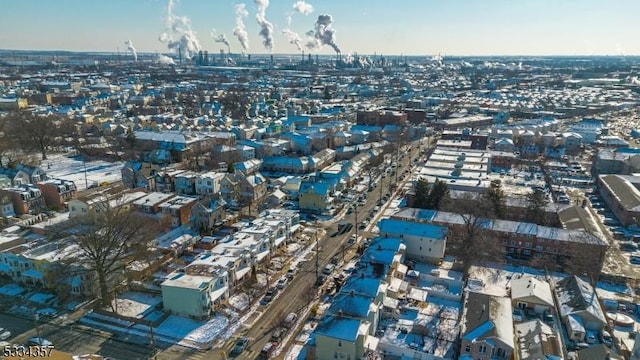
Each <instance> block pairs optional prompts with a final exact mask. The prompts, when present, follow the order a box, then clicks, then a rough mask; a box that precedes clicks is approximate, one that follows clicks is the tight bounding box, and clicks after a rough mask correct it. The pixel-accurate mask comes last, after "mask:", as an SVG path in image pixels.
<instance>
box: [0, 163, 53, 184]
mask: <svg viewBox="0 0 640 360" xmlns="http://www.w3.org/2000/svg"><path fill="white" fill-rule="evenodd" d="M0 175H5V176H6V177H7V178H9V180H11V185H13V186H19V185H26V184H37V183H39V182H41V181H45V180H47V174H46V172H45V171H44V170H42V169H41V168H40V167H38V166H28V165H22V164H18V165H17V166H16V167H15V168H5V167H0Z"/></svg>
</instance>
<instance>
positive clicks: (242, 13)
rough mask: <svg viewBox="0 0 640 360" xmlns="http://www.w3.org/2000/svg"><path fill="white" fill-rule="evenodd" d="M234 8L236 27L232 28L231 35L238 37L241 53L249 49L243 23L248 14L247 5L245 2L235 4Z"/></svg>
mask: <svg viewBox="0 0 640 360" xmlns="http://www.w3.org/2000/svg"><path fill="white" fill-rule="evenodd" d="M235 9H236V27H235V28H233V35H235V37H237V38H238V41H239V42H240V46H242V53H245V52H247V51H249V34H247V27H246V26H245V25H244V18H246V17H247V16H248V15H249V12H248V11H247V6H246V5H245V4H237V5H236V6H235Z"/></svg>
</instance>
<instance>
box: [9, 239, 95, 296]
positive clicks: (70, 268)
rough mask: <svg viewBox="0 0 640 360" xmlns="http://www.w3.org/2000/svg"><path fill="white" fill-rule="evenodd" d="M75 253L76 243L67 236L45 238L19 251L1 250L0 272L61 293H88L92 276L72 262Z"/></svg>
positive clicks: (80, 294)
mask: <svg viewBox="0 0 640 360" xmlns="http://www.w3.org/2000/svg"><path fill="white" fill-rule="evenodd" d="M77 253H78V247H77V245H75V244H73V243H72V242H69V241H67V239H62V240H57V241H53V242H46V243H43V244H41V245H39V246H35V247H32V248H30V249H28V250H25V251H22V252H8V251H7V252H0V273H2V274H4V275H6V276H9V277H10V278H11V279H12V280H13V281H14V282H16V283H19V284H22V285H25V286H30V287H37V288H45V289H47V290H49V291H52V292H55V293H58V294H59V295H60V296H68V295H71V296H85V295H90V294H91V293H92V289H93V277H92V275H91V272H89V271H85V269H84V268H82V267H81V266H80V265H73V264H72V263H73V262H72V260H73V256H75V255H76V254H77ZM61 266H64V270H63V269H61V268H60V267H61ZM54 274H55V275H54Z"/></svg>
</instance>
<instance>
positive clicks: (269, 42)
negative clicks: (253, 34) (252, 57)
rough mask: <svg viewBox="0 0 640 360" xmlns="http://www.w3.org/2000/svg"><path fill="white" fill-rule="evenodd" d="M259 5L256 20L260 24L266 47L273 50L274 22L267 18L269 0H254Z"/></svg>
mask: <svg viewBox="0 0 640 360" xmlns="http://www.w3.org/2000/svg"><path fill="white" fill-rule="evenodd" d="M253 1H254V2H255V4H256V6H257V7H258V13H257V14H256V21H257V22H258V25H260V32H259V33H258V34H259V35H260V36H262V39H263V40H262V43H263V44H264V47H265V48H266V49H267V50H269V51H273V24H272V23H270V22H269V20H267V8H268V7H269V0H253Z"/></svg>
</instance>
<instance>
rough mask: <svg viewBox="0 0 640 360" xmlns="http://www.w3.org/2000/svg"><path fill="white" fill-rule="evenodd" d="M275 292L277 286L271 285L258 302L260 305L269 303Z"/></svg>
mask: <svg viewBox="0 0 640 360" xmlns="http://www.w3.org/2000/svg"><path fill="white" fill-rule="evenodd" d="M277 293H278V288H277V287H273V288H271V289H269V290H267V293H266V294H264V297H263V298H262V300H261V301H260V303H261V304H262V305H266V304H268V303H270V302H271V300H273V298H274V297H276V294H277Z"/></svg>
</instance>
